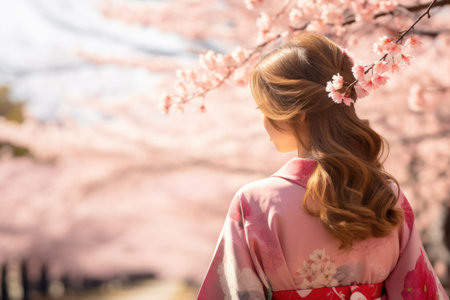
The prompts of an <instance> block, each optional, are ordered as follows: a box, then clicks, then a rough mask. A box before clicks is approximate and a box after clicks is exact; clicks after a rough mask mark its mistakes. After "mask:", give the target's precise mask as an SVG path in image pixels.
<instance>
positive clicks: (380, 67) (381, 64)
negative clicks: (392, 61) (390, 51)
mask: <svg viewBox="0 0 450 300" xmlns="http://www.w3.org/2000/svg"><path fill="white" fill-rule="evenodd" d="M389 69H390V66H389V63H387V62H386V61H384V60H381V61H378V62H376V63H375V65H374V67H373V70H374V71H375V73H377V74H384V73H386V72H387V71H389Z"/></svg>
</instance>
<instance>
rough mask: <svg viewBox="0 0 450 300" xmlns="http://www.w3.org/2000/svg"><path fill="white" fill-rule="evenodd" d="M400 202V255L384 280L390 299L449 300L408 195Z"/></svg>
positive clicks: (402, 197) (402, 196)
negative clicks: (402, 216)
mask: <svg viewBox="0 0 450 300" xmlns="http://www.w3.org/2000/svg"><path fill="white" fill-rule="evenodd" d="M400 201H402V202H401V203H402V204H401V205H402V208H403V211H404V215H405V221H404V222H403V225H402V227H401V228H400V235H399V237H400V241H399V243H400V255H399V259H398V261H397V264H396V266H395V268H394V269H393V270H392V272H391V274H390V275H389V277H388V278H387V279H386V281H385V290H386V294H387V299H403V300H410V299H411V300H413V299H430V300H431V299H433V300H434V299H447V300H448V297H447V295H446V292H445V290H444V288H443V287H442V285H441V283H440V281H439V279H438V277H437V276H436V274H435V272H434V270H433V267H432V266H431V263H430V261H429V259H428V256H427V254H426V252H425V250H424V248H423V245H422V242H421V240H420V236H419V234H418V232H417V230H416V228H415V225H414V213H413V211H412V209H411V206H410V205H409V203H408V200H407V199H406V197H405V195H403V193H401V196H400Z"/></svg>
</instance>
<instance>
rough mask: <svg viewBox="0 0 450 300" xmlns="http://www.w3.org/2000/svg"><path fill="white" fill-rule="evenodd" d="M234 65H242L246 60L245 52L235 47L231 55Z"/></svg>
mask: <svg viewBox="0 0 450 300" xmlns="http://www.w3.org/2000/svg"><path fill="white" fill-rule="evenodd" d="M231 56H232V57H233V60H234V63H235V64H236V65H240V64H242V63H243V62H244V61H245V60H246V59H247V51H246V50H244V49H242V48H241V47H237V48H236V49H235V50H234V51H233V53H232V54H231Z"/></svg>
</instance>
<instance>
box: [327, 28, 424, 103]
mask: <svg viewBox="0 0 450 300" xmlns="http://www.w3.org/2000/svg"><path fill="white" fill-rule="evenodd" d="M421 44H422V42H421V41H420V40H419V39H418V38H417V37H416V36H411V37H410V38H408V39H407V40H406V42H405V43H404V45H402V44H401V43H400V41H398V40H394V39H393V38H389V37H387V36H383V37H381V38H379V40H378V41H377V42H376V43H374V45H373V51H374V52H375V53H376V54H378V55H383V57H382V58H380V59H379V60H377V61H375V62H374V63H372V64H370V65H368V66H362V65H361V64H359V63H355V64H354V66H353V68H352V73H353V76H354V77H355V79H356V80H355V81H354V82H351V83H348V84H347V86H346V87H345V88H344V89H345V90H344V91H343V92H342V89H343V87H344V78H343V77H342V76H341V75H339V73H338V74H336V75H334V76H333V78H332V81H328V82H327V87H326V88H325V90H326V91H327V92H328V96H329V97H330V98H331V99H332V100H333V101H334V102H336V103H344V104H345V105H347V106H350V105H351V103H353V102H354V101H353V99H351V98H350V97H349V94H350V89H351V88H352V87H354V89H355V92H356V95H357V97H358V98H363V97H365V96H367V95H368V94H369V92H371V91H372V90H374V89H376V88H378V87H380V86H383V85H385V84H386V82H387V81H388V79H389V74H390V73H395V72H397V71H398V70H399V69H400V67H402V66H405V65H409V64H410V63H411V59H412V56H411V55H409V54H406V53H408V52H409V51H410V50H412V49H415V48H418V47H420V45H421Z"/></svg>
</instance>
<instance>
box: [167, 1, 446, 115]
mask: <svg viewBox="0 0 450 300" xmlns="http://www.w3.org/2000/svg"><path fill="white" fill-rule="evenodd" d="M263 2H264V0H247V1H246V5H247V7H249V8H251V9H254V8H255V7H259V9H260V10H261V13H260V17H259V18H258V19H257V21H256V23H257V27H258V29H259V37H258V40H259V43H258V44H257V45H256V46H255V47H253V48H250V49H240V48H237V49H236V50H235V51H234V52H233V53H232V54H231V55H227V54H216V53H214V52H212V51H208V52H207V53H206V54H203V55H200V64H201V65H202V68H200V69H191V70H185V71H177V77H178V83H177V86H178V92H177V93H175V94H173V95H169V94H165V95H164V97H163V99H164V100H163V103H162V109H163V110H164V112H165V113H168V112H169V110H170V108H171V107H172V106H173V105H174V104H175V105H176V106H177V108H179V109H180V110H183V106H184V105H185V104H187V103H190V102H192V101H194V100H195V99H201V100H202V102H201V104H200V106H199V107H198V108H199V110H200V111H205V105H204V104H205V97H206V95H207V94H208V93H209V92H210V91H212V90H214V89H217V88H219V87H221V86H222V85H223V84H224V83H226V82H227V81H229V80H234V81H235V82H236V83H238V84H244V83H246V80H247V78H248V73H249V71H250V67H251V65H252V63H254V62H255V61H256V58H258V57H259V56H258V54H261V53H262V51H263V49H265V48H266V47H268V45H269V44H271V43H273V42H274V41H276V40H279V39H288V38H289V37H290V36H292V35H295V34H297V33H298V32H300V31H303V30H311V31H316V32H320V33H324V34H327V33H330V30H331V33H334V34H336V35H338V36H339V35H342V33H343V32H344V31H345V27H346V26H348V25H350V24H352V23H355V22H359V21H364V20H368V19H370V20H373V19H376V18H379V17H381V16H384V15H387V14H392V15H393V14H394V11H395V10H396V9H397V8H398V7H400V6H398V5H397V4H395V3H396V2H393V1H384V0H380V1H377V2H373V3H372V2H371V3H368V2H367V1H362V0H361V1H350V2H349V1H345V2H344V1H336V2H332V3H331V2H330V3H329V4H327V5H322V6H320V5H319V4H318V3H316V2H312V1H306V0H305V1H303V0H302V1H299V2H298V3H297V6H295V5H293V4H292V1H285V2H284V5H283V7H282V9H281V10H279V11H277V12H276V13H274V14H273V15H272V16H270V15H269V14H268V13H267V12H265V11H264V10H263V9H262V8H261V5H262V4H263ZM338 2H342V3H338ZM447 2H448V1H447V0H443V1H437V0H434V1H432V2H430V3H428V4H427V10H426V11H425V12H424V13H423V14H422V15H421V16H420V17H419V18H417V19H416V20H415V22H414V23H413V25H411V27H410V28H408V29H407V30H406V31H404V32H402V33H401V34H400V36H399V37H398V40H396V41H395V42H394V41H393V40H392V39H387V38H386V39H384V38H383V40H382V41H381V40H380V41H379V43H380V42H383V43H385V45H383V47H384V48H383V49H381V50H380V51H381V52H383V51H384V52H385V54H384V56H383V57H382V58H381V59H380V60H379V62H376V63H374V64H372V65H369V66H366V67H362V66H359V67H361V68H363V70H364V72H363V73H362V75H360V78H359V80H358V79H357V80H356V81H355V82H353V83H351V84H350V85H349V86H347V88H346V90H345V92H344V94H341V93H339V92H338V91H337V90H338V89H336V87H338V86H339V85H340V84H339V82H340V79H339V78H338V79H339V80H338V81H337V82H334V80H333V82H331V83H330V85H328V87H327V91H328V92H330V96H335V98H336V99H337V100H336V101H337V102H338V103H341V102H342V101H344V100H345V101H344V102H345V103H347V104H348V105H349V104H350V103H351V102H352V101H350V98H348V92H349V91H350V88H352V87H353V86H355V85H356V84H357V83H358V82H360V83H363V82H364V83H365V84H366V86H365V87H362V86H359V87H358V88H357V90H358V94H359V97H362V96H363V95H365V94H367V93H368V91H369V90H371V89H373V88H375V87H376V86H380V85H383V84H385V83H386V81H387V79H388V78H387V77H386V76H382V75H383V73H385V72H386V71H387V67H388V66H389V67H390V68H391V69H392V70H391V71H392V72H395V71H397V70H398V69H399V65H398V64H397V63H396V62H395V61H394V56H392V55H391V56H392V64H391V63H390V62H387V61H386V59H387V58H388V55H390V54H393V53H394V52H395V54H398V53H400V54H401V60H400V61H401V62H402V63H404V64H409V63H410V59H411V58H412V57H411V56H409V55H404V54H403V53H401V51H400V50H401V47H400V45H398V44H399V43H400V42H401V41H402V39H403V37H404V36H406V35H407V34H408V33H409V32H410V31H411V30H413V28H414V26H415V25H416V24H417V23H418V22H420V21H421V19H422V18H423V17H424V16H425V15H430V9H431V7H434V5H435V4H437V3H438V4H439V6H443V5H447V4H448V3H447ZM266 3H269V2H268V1H266ZM341 4H342V5H341ZM396 5H397V6H396ZM415 7H416V6H411V7H407V8H406V9H407V10H408V9H410V10H411V11H416V8H415ZM272 10H273V9H272ZM272 10H271V11H272ZM347 10H351V11H353V12H354V14H353V16H351V18H352V19H350V20H345V19H344V11H347ZM287 15H289V18H288V19H289V20H287V18H286V17H285V16H287ZM286 22H287V24H286ZM280 28H281V29H280ZM286 28H287V29H286ZM275 29H276V30H278V32H277V33H274V32H273V31H274V30H275ZM409 44H410V45H409V46H410V47H416V46H418V45H419V44H420V42H419V41H418V40H417V39H416V38H414V39H410V40H409ZM389 45H390V47H391V49H389V51H385V50H387V49H385V48H386V47H388V46H389ZM395 45H397V46H395ZM375 66H376V70H377V71H378V73H376V72H375V73H376V74H375V76H374V78H373V79H374V80H363V79H362V78H361V77H362V76H365V75H366V74H368V73H369V72H370V71H372V73H373V72H374V71H373V70H374V68H375ZM381 71H383V72H382V73H379V72H381ZM372 75H374V74H372ZM345 97H347V98H346V99H344V98H345Z"/></svg>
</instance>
